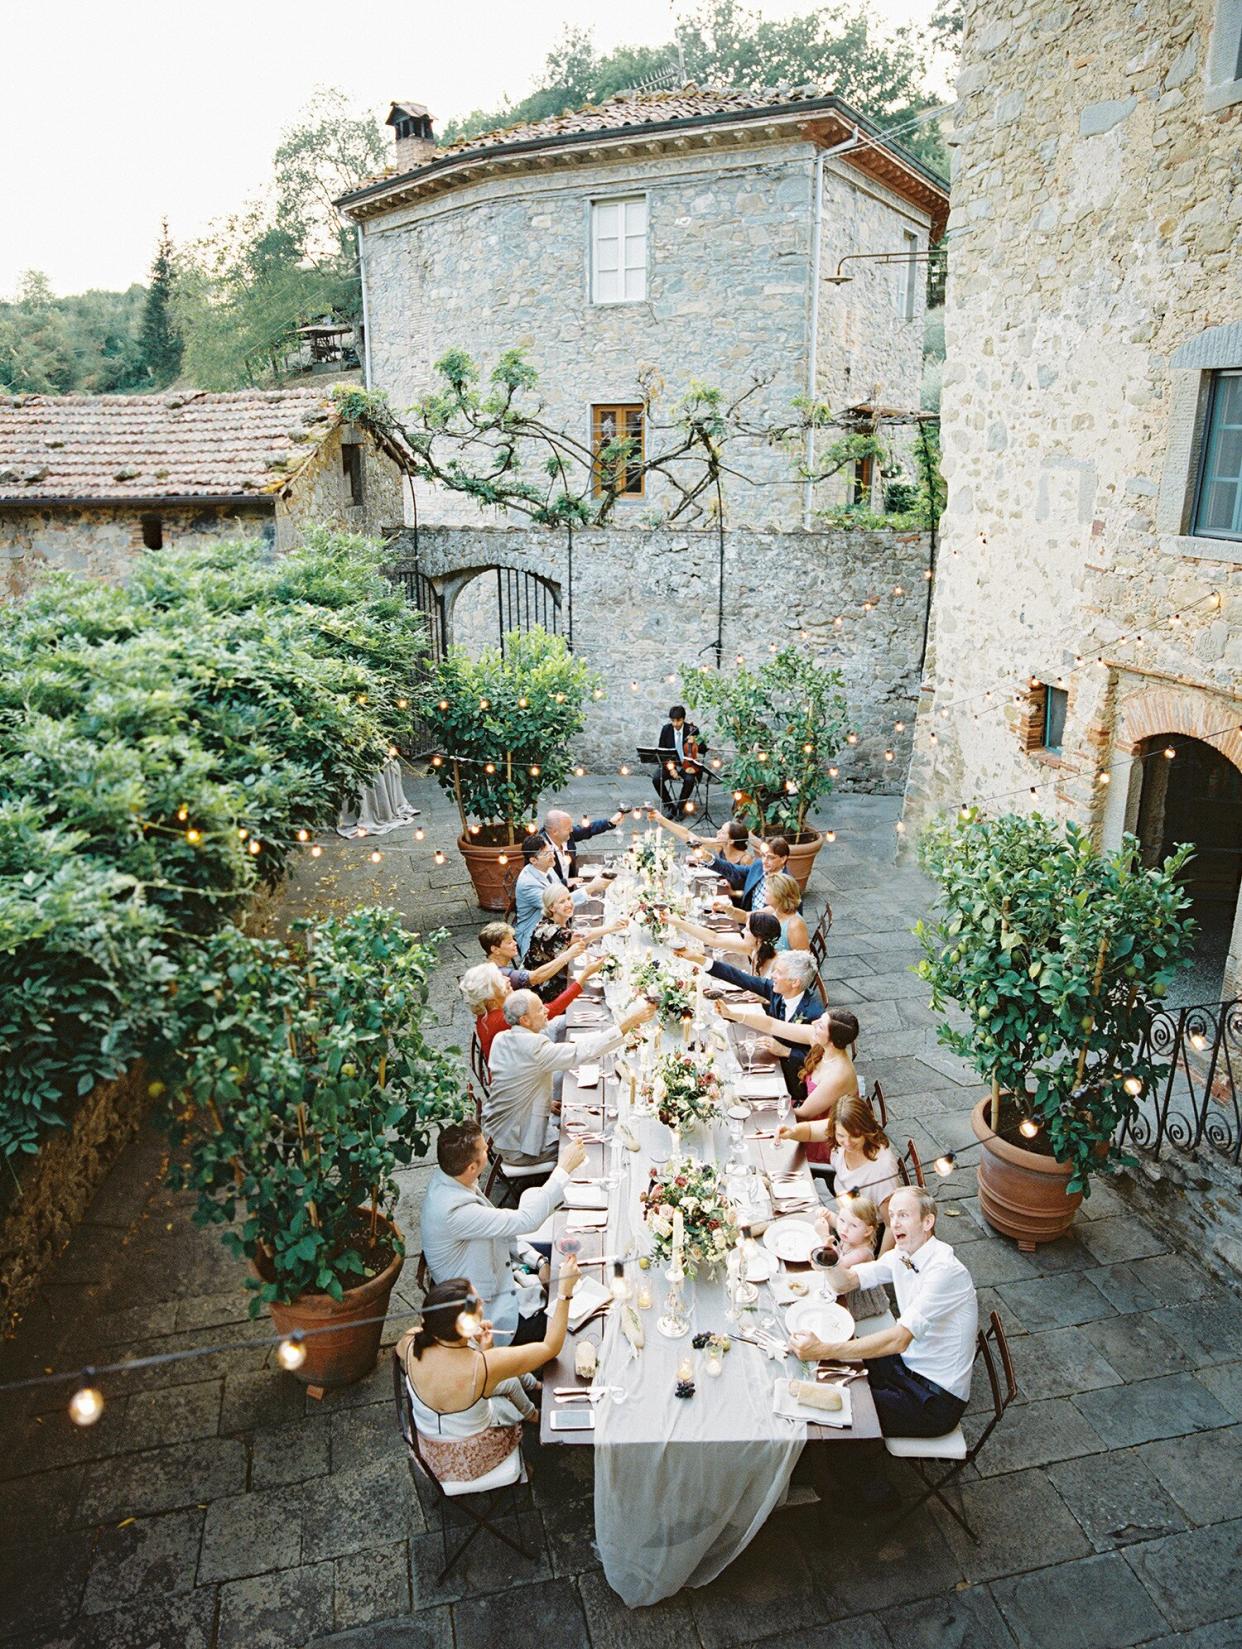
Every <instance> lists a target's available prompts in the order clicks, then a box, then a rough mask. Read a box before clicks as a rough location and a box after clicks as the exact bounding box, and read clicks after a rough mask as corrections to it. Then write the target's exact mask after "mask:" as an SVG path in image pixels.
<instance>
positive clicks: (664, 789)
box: [651, 765, 694, 807]
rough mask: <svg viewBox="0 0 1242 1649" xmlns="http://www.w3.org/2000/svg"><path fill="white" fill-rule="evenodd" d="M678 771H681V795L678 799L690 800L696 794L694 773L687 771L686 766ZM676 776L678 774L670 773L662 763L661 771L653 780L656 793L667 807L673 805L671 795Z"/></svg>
mask: <svg viewBox="0 0 1242 1649" xmlns="http://www.w3.org/2000/svg"><path fill="white" fill-rule="evenodd" d="M678 771H679V772H680V773H681V796H680V797H679V798H678V800H679V801H680V802H682V803H685V802H688V801H689V800H690V798H691V796H692V795H693V794H694V774H693V773H690V772H687V771H686V769H685V768H684V767H683V768H680V769H678ZM675 777H676V775H675V774H673V773H670V772H669V771H668V768H667V767H666V766H663V765H661V767H660V770H659V772H658V773H657V774H656V776H655V778H654V779H652V781H651V783H652V785H653V786H654V788H655V793H656V795H657V796H658V797H659V798H660V801H661V803H662V804H663V805H664V806H665V807H671V806H672V800H671V796H672V787H673V780H674V778H675Z"/></svg>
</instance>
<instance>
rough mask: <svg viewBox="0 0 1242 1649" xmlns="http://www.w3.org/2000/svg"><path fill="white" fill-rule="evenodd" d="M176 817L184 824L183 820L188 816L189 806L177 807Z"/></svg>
mask: <svg viewBox="0 0 1242 1649" xmlns="http://www.w3.org/2000/svg"><path fill="white" fill-rule="evenodd" d="M177 817H178V818H179V819H180V820H181V822H182V824H184V823H185V821H186V820H187V819H188V818H189V817H190V810H189V808H188V807H179V808H178V809H177Z"/></svg>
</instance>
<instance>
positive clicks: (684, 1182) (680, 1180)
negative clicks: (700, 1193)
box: [673, 1174, 689, 1187]
mask: <svg viewBox="0 0 1242 1649" xmlns="http://www.w3.org/2000/svg"><path fill="white" fill-rule="evenodd" d="M673 1184H674V1185H680V1186H683V1187H684V1186H685V1185H687V1184H689V1181H688V1180H687V1179H686V1178H685V1176H684V1175H682V1174H679V1175H678V1176H677V1178H676V1179H675V1180H674V1181H673Z"/></svg>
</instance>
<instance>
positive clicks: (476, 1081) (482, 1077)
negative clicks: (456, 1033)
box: [470, 1031, 492, 1127]
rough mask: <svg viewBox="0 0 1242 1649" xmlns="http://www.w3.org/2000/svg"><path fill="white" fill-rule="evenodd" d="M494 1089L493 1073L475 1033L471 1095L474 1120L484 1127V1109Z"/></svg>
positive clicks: (472, 1043) (472, 1037)
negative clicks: (488, 1066) (489, 1068)
mask: <svg viewBox="0 0 1242 1649" xmlns="http://www.w3.org/2000/svg"><path fill="white" fill-rule="evenodd" d="M491 1089H492V1073H491V1072H490V1071H489V1070H488V1068H487V1061H486V1059H484V1057H483V1044H482V1043H481V1042H480V1041H479V1033H478V1032H477V1031H475V1032H474V1033H473V1034H472V1036H471V1038H470V1093H471V1097H472V1098H473V1099H474V1119H475V1121H476V1122H477V1123H478V1124H479V1126H480V1127H482V1126H483V1107H484V1105H485V1104H486V1103H487V1097H488V1095H489V1094H490V1093H491Z"/></svg>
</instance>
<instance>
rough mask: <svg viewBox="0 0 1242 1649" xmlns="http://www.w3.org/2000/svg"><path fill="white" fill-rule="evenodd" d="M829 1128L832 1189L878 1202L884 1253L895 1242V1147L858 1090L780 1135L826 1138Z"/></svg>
mask: <svg viewBox="0 0 1242 1649" xmlns="http://www.w3.org/2000/svg"><path fill="white" fill-rule="evenodd" d="M829 1129H831V1130H832V1137H833V1138H834V1140H835V1142H836V1143H835V1145H834V1147H833V1150H832V1154H831V1155H830V1157H829V1158H828V1165H829V1167H830V1168H831V1169H832V1171H833V1176H834V1177H833V1183H832V1190H833V1193H834V1195H836V1196H838V1197H844V1196H849V1195H850V1194H851V1193H856V1194H857V1195H859V1196H864V1197H869V1198H870V1199H871V1201H872V1202H873V1203H875V1205H876V1207H877V1208H878V1209H879V1211H880V1218H881V1219H882V1220H883V1221H884V1241H883V1243H882V1244H881V1248H880V1252H881V1253H884V1252H885V1251H886V1250H887V1249H889V1248H891V1247H892V1246H893V1239H892V1234H891V1232H890V1231H889V1228H888V1199H889V1198H890V1197H891V1196H892V1194H893V1192H894V1191H895V1190H896V1189H897V1188H898V1186H899V1185H900V1184H901V1174H900V1173H899V1171H898V1168H897V1158H896V1156H895V1155H894V1154H893V1148H892V1146H891V1145H890V1144H889V1143H888V1139H887V1136H886V1135H885V1134H884V1131H883V1130H882V1129H881V1127H880V1125H879V1123H878V1122H877V1121H876V1119H875V1113H874V1112H873V1111H872V1109H871V1107H870V1105H868V1104H867V1102H866V1100H865V1099H860V1098H859V1097H858V1095H857V1094H846V1095H844V1096H843V1097H842V1098H840V1099H839V1100H838V1101H837V1102H836V1105H835V1106H834V1107H833V1114H832V1116H831V1118H829V1117H825V1118H823V1119H822V1120H820V1121H813V1122H798V1123H795V1124H794V1125H793V1126H792V1127H784V1128H781V1129H780V1131H779V1134H778V1138H780V1139H796V1140H800V1141H802V1142H803V1143H808V1142H812V1141H816V1140H826V1139H827V1138H828V1137H829Z"/></svg>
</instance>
